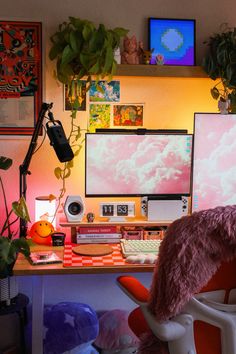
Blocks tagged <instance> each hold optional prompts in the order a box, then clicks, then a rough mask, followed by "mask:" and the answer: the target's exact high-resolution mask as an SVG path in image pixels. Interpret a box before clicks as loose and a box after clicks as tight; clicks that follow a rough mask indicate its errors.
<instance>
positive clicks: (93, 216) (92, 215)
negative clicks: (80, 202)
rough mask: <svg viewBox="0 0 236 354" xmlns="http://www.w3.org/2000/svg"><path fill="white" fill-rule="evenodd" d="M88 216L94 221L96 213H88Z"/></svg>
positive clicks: (90, 220) (88, 219)
mask: <svg viewBox="0 0 236 354" xmlns="http://www.w3.org/2000/svg"><path fill="white" fill-rule="evenodd" d="M86 217H87V221H88V222H93V221H94V218H95V215H94V213H88V214H87V216H86Z"/></svg>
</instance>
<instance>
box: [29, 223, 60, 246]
mask: <svg viewBox="0 0 236 354" xmlns="http://www.w3.org/2000/svg"><path fill="white" fill-rule="evenodd" d="M52 232H54V227H53V225H52V224H51V223H50V222H49V221H46V220H40V221H36V222H35V223H34V224H33V225H32V226H31V229H30V233H29V235H30V237H31V238H32V240H33V241H34V242H35V243H38V244H40V245H51V242H52V240H51V234H52Z"/></svg>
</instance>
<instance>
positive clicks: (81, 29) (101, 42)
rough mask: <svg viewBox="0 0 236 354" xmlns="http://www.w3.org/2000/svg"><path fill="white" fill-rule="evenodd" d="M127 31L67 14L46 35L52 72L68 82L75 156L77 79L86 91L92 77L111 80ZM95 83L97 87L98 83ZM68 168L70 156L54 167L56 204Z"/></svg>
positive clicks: (78, 132)
mask: <svg viewBox="0 0 236 354" xmlns="http://www.w3.org/2000/svg"><path fill="white" fill-rule="evenodd" d="M127 33H128V30H126V29H124V28H120V27H117V28H114V29H108V28H106V27H105V26H104V25H103V24H99V26H98V27H96V26H95V24H94V23H92V22H91V21H88V20H82V19H80V18H75V17H69V20H68V21H67V22H63V23H61V24H60V25H59V27H58V30H57V31H56V32H55V33H54V34H53V35H52V36H51V38H50V39H51V42H52V46H51V48H50V52H49V58H50V59H51V60H55V61H56V68H55V71H54V76H55V78H56V79H57V80H58V81H60V82H61V83H62V84H66V85H67V86H68V96H69V98H70V99H71V102H72V109H71V115H70V118H71V124H70V132H69V137H68V140H69V144H70V146H71V147H72V149H73V152H74V155H75V156H78V155H79V153H80V151H81V149H82V146H83V143H84V136H83V134H82V133H83V132H82V131H81V128H80V125H79V124H78V123H77V112H78V108H79V107H80V105H81V100H80V99H81V98H80V96H79V94H78V92H79V91H80V89H81V85H82V83H81V79H83V78H85V79H86V92H87V91H88V90H89V88H90V86H91V83H92V81H93V80H96V82H97V81H99V80H102V79H108V80H111V79H112V77H113V75H114V74H115V72H116V69H117V62H116V60H115V50H116V49H117V48H119V46H120V41H121V38H122V37H124V36H125V35H126V34H127ZM75 86H76V87H77V90H75ZM97 87H98V90H100V86H97ZM72 168H73V160H72V161H69V162H66V163H65V164H64V166H63V167H56V168H55V170H54V174H55V176H56V178H57V179H59V180H61V181H62V187H61V191H60V196H59V203H58V205H60V201H61V200H62V198H63V197H64V195H65V192H66V179H67V178H69V177H70V175H71V169H72Z"/></svg>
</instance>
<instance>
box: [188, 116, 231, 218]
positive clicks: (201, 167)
mask: <svg viewBox="0 0 236 354" xmlns="http://www.w3.org/2000/svg"><path fill="white" fill-rule="evenodd" d="M231 204H236V115H235V114H227V115H222V114H217V113H216V114H214V113H195V116H194V152H193V183H192V211H193V212H194V211H199V210H204V209H209V208H214V207H217V206H225V205H231Z"/></svg>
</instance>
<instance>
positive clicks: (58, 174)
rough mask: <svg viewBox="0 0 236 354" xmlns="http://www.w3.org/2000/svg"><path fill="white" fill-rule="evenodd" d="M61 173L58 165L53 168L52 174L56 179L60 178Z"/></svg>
mask: <svg viewBox="0 0 236 354" xmlns="http://www.w3.org/2000/svg"><path fill="white" fill-rule="evenodd" d="M61 173H62V169H61V168H60V167H56V168H55V169H54V175H55V176H56V178H57V179H60V178H61Z"/></svg>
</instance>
